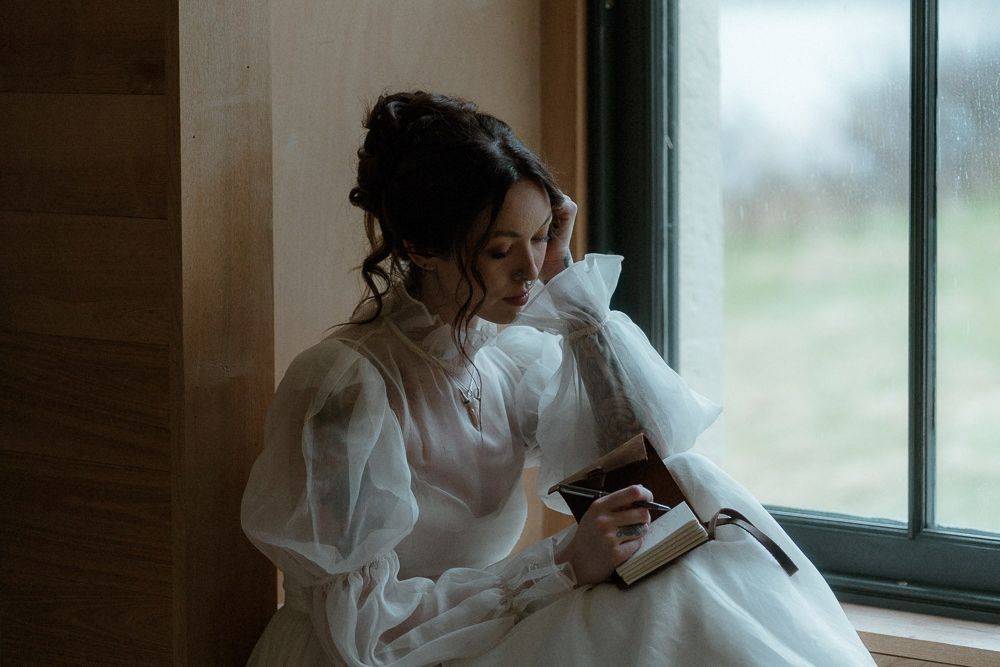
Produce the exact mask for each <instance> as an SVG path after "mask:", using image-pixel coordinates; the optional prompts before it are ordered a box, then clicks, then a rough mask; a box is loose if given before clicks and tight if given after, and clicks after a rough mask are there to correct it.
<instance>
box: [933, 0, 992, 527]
mask: <svg viewBox="0 0 1000 667" xmlns="http://www.w3.org/2000/svg"><path fill="white" fill-rule="evenodd" d="M939 12H940V28H939V29H940V33H939V42H938V44H939V49H940V54H939V58H938V70H939V71H938V310H937V314H938V319H937V321H938V330H937V332H938V357H937V359H938V371H937V375H938V390H937V400H938V403H937V426H938V431H937V432H938V435H937V452H938V454H937V463H938V494H937V496H938V497H937V512H938V516H937V518H938V522H939V523H940V524H943V525H947V526H956V527H963V528H979V529H984V530H992V531H1000V517H998V516H997V511H996V509H997V507H998V506H1000V450H998V444H1000V269H998V266H1000V264H998V258H1000V191H998V188H1000V11H998V7H997V3H996V2H995V0H989V1H974V0H945V1H944V2H941V3H940V5H939Z"/></svg>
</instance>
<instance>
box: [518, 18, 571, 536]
mask: <svg viewBox="0 0 1000 667" xmlns="http://www.w3.org/2000/svg"><path fill="white" fill-rule="evenodd" d="M540 31H541V36H542V39H541V45H542V58H541V76H542V155H543V157H544V159H545V160H546V162H547V163H548V164H549V166H550V168H551V169H552V171H553V172H554V173H555V175H556V178H558V179H559V186H560V187H561V188H562V189H563V191H565V192H566V193H567V194H569V195H570V197H572V199H573V201H575V202H576V204H577V206H578V207H579V209H578V211H577V218H576V226H575V227H574V228H573V239H572V243H571V249H572V251H573V256H574V257H575V258H577V259H580V258H581V257H583V256H584V255H585V254H586V252H587V97H586V95H587V71H586V64H587V48H586V47H587V8H586V3H585V2H584V0H549V1H548V2H544V3H542V13H541V30H540ZM525 481H526V487H525V489H526V491H527V492H528V493H529V495H528V500H529V518H528V525H527V526H526V527H525V534H526V535H529V534H530V535H533V536H537V537H538V538H541V537H542V536H544V535H552V534H554V533H557V532H559V531H560V530H562V529H563V528H566V527H567V526H570V525H572V524H573V517H572V516H569V515H566V514H560V513H558V512H554V511H552V510H550V509H548V508H544V507H543V506H542V504H541V501H540V500H538V499H537V496H536V495H535V493H534V484H535V476H533V475H531V476H528V475H526V476H525ZM529 485H530V486H529ZM523 539H524V538H522V540H523Z"/></svg>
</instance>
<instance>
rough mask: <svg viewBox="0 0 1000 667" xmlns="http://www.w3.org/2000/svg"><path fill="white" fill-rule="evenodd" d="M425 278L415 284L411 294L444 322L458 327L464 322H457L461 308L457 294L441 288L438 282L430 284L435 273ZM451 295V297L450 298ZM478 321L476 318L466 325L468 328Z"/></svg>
mask: <svg viewBox="0 0 1000 667" xmlns="http://www.w3.org/2000/svg"><path fill="white" fill-rule="evenodd" d="M423 278H424V280H423V281H422V282H421V283H418V284H416V285H414V286H413V287H412V288H411V289H410V295H411V296H413V298H415V299H416V300H417V301H419V302H420V303H422V304H424V307H425V308H426V309H427V312H429V313H430V314H431V315H437V316H438V317H439V318H440V319H441V321H442V322H445V323H447V324H450V325H452V326H453V327H455V328H458V327H459V326H461V325H462V323H460V322H457V321H456V320H457V319H458V314H459V311H460V310H461V303H460V302H459V300H458V298H457V296H456V295H449V294H448V293H447V292H446V291H445V290H443V289H441V288H440V286H439V285H437V284H428V281H433V280H434V278H433V274H431V275H430V276H428V275H425V276H423ZM449 297H451V298H449ZM475 321H476V318H475V317H474V318H472V320H471V321H470V322H469V323H468V325H466V326H465V328H466V329H468V328H469V327H470V326H472V325H473V324H474V323H475Z"/></svg>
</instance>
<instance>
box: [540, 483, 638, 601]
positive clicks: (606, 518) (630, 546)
mask: <svg viewBox="0 0 1000 667" xmlns="http://www.w3.org/2000/svg"><path fill="white" fill-rule="evenodd" d="M652 499H653V494H652V493H651V492H650V491H649V489H647V488H645V487H643V486H639V485H634V486H629V487H626V488H624V489H621V490H620V491H615V492H614V493H612V494H609V495H607V496H604V497H603V498H598V499H597V500H595V501H594V502H593V503H591V505H590V508H589V509H588V510H587V512H586V514H584V515H583V518H582V519H581V520H580V525H579V526H577V528H576V534H575V535H574V536H573V539H571V540H570V541H569V543H567V544H566V545H564V546H563V547H562V549H560V551H559V553H557V554H556V558H555V560H556V563H567V562H568V563H569V564H570V565H572V566H573V572H574V574H575V575H576V581H577V583H578V584H596V583H600V582H602V581H604V580H605V579H607V578H608V577H609V576H610V575H611V573H612V572H614V570H615V568H616V567H618V566H619V565H621V564H622V563H624V562H625V561H626V560H628V558H629V557H630V556H631V555H632V554H634V553H635V552H636V550H637V549H638V548H639V546H640V545H642V539H643V537H644V536H645V535H646V531H647V530H648V529H649V510H645V509H641V508H637V507H634V505H635V503H636V502H638V501H640V500H652Z"/></svg>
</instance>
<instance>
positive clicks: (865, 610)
mask: <svg viewBox="0 0 1000 667" xmlns="http://www.w3.org/2000/svg"><path fill="white" fill-rule="evenodd" d="M844 611H846V612H847V617H848V618H850V619H851V622H852V623H853V624H854V627H855V628H856V629H857V630H858V634H859V635H860V636H861V640H862V641H863V642H864V643H865V646H867V647H868V650H869V651H871V653H872V654H873V655H874V656H876V657H878V656H886V657H894V658H903V659H906V660H911V661H926V662H927V663H932V664H934V663H936V664H941V665H961V666H962V667H990V666H994V667H995V666H996V665H1000V626H997V625H990V624H987V623H974V622H972V621H958V620H954V619H948V618H940V617H937V616H928V615H926V614H914V613H910V612H903V611H894V610H891V609H878V608H875V607H865V606H862V605H856V604H845V605H844ZM880 664H900V665H903V664H906V665H910V664H913V665H916V664H921V663H919V662H902V661H900V662H894V663H889V662H880Z"/></svg>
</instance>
